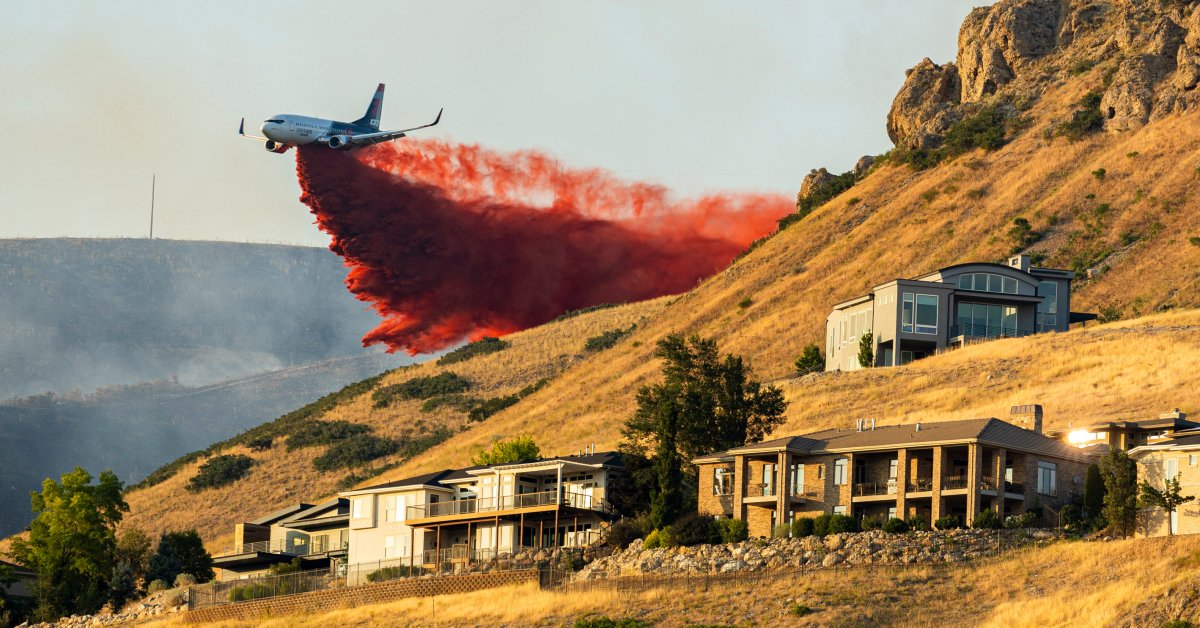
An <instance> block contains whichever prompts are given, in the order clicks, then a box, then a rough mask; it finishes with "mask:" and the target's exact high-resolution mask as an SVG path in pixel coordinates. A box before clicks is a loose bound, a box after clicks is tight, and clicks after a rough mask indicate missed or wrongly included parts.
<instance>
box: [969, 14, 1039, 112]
mask: <svg viewBox="0 0 1200 628" xmlns="http://www.w3.org/2000/svg"><path fill="white" fill-rule="evenodd" d="M1060 11H1061V7H1060V4H1059V0H1016V1H1009V2H997V3H996V4H995V5H993V6H990V7H980V8H977V9H974V10H972V11H971V13H970V14H969V15H968V16H967V19H966V20H964V21H963V25H962V28H960V29H959V31H958V72H959V77H960V78H961V81H962V95H961V97H960V100H961V101H962V102H965V103H966V102H979V101H980V100H983V99H984V98H986V97H988V96H991V95H992V94H995V93H996V90H997V89H999V88H1000V86H1001V85H1004V84H1006V83H1008V82H1010V81H1012V80H1013V79H1014V78H1016V76H1017V74H1018V72H1020V71H1021V69H1023V68H1024V67H1025V66H1026V65H1028V63H1029V62H1031V61H1033V60H1035V59H1038V58H1041V57H1043V56H1045V55H1047V54H1049V53H1050V52H1052V51H1053V50H1054V48H1055V45H1056V44H1057V42H1058V28H1059V17H1060Z"/></svg>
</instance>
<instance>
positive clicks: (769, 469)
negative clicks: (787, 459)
mask: <svg viewBox="0 0 1200 628" xmlns="http://www.w3.org/2000/svg"><path fill="white" fill-rule="evenodd" d="M778 466H779V465H777V464H773V463H772V464H764V465H763V470H762V474H763V478H762V489H763V491H762V494H763V496H764V497H765V496H768V495H774V494H775V471H776V468H777V467H778Z"/></svg>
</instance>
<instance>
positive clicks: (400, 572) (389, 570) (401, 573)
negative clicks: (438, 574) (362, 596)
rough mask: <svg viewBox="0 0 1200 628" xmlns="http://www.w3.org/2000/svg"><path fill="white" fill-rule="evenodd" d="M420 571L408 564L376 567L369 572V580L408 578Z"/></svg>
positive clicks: (383, 580) (381, 580)
mask: <svg viewBox="0 0 1200 628" xmlns="http://www.w3.org/2000/svg"><path fill="white" fill-rule="evenodd" d="M415 573H419V572H418V571H416V569H410V568H409V566H408V565H394V566H392V567H384V568H383V569H376V570H375V571H372V572H371V573H369V574H367V582H387V581H388V580H399V579H400V578H407V577H409V576H410V575H413V574H415Z"/></svg>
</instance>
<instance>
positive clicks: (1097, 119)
mask: <svg viewBox="0 0 1200 628" xmlns="http://www.w3.org/2000/svg"><path fill="white" fill-rule="evenodd" d="M1103 97H1104V95H1103V94H1101V93H1100V92H1098V91H1091V92H1088V93H1087V95H1086V96H1084V97H1083V98H1081V99H1080V100H1079V104H1078V105H1077V107H1076V109H1075V111H1074V112H1072V113H1071V119H1070V120H1069V121H1067V122H1065V123H1063V124H1062V125H1061V126H1060V127H1058V134H1059V135H1061V136H1063V137H1065V138H1067V139H1069V140H1071V141H1072V142H1075V141H1078V140H1081V139H1083V138H1084V137H1086V136H1087V135H1089V134H1091V133H1095V132H1097V131H1100V130H1101V129H1103V128H1104V114H1103V113H1101V112H1100V100H1101V99H1102V98H1103Z"/></svg>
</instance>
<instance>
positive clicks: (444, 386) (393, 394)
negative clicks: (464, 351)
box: [371, 371, 471, 408]
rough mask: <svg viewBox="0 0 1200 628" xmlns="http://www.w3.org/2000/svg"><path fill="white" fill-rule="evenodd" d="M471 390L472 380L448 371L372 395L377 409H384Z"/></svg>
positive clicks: (403, 383) (393, 386)
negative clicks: (412, 401)
mask: <svg viewBox="0 0 1200 628" xmlns="http://www.w3.org/2000/svg"><path fill="white" fill-rule="evenodd" d="M470 389H471V380H469V379H467V378H465V377H462V376H460V375H458V374H457V373H452V372H450V371H446V372H443V373H438V374H437V375H426V376H424V377H414V378H413V379H410V380H408V381H406V382H401V383H399V384H392V385H391V386H384V387H383V388H380V389H379V390H376V391H375V392H373V393H371V399H372V400H373V401H374V402H375V403H374V405H375V407H376V408H384V407H387V406H389V405H391V404H392V403H393V402H395V401H407V400H409V399H428V398H430V397H433V396H435V395H453V394H456V393H464V392H467V391H468V390H470Z"/></svg>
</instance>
